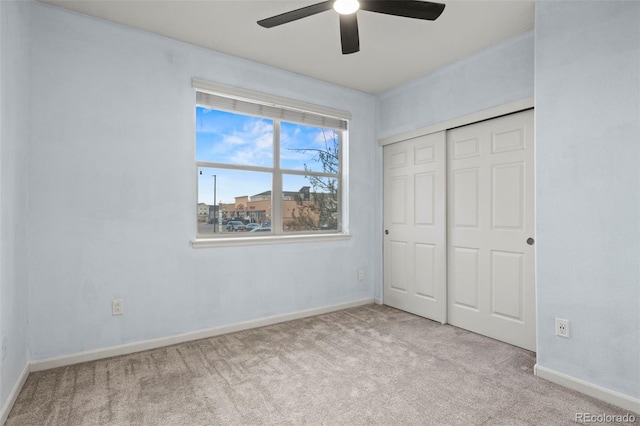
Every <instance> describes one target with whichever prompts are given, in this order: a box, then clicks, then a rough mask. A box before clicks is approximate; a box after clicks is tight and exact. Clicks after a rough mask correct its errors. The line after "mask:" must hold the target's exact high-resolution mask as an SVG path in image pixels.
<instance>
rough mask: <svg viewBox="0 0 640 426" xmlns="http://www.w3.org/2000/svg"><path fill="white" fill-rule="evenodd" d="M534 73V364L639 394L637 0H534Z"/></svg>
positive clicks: (639, 53) (639, 16)
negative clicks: (559, 325) (562, 325)
mask: <svg viewBox="0 0 640 426" xmlns="http://www.w3.org/2000/svg"><path fill="white" fill-rule="evenodd" d="M535 75H536V81H535V89H536V93H535V97H536V132H537V134H536V143H537V145H536V149H537V154H536V162H537V165H536V176H537V177H536V179H537V191H536V194H537V242H536V247H537V300H538V365H540V366H543V367H546V368H550V369H552V370H555V371H558V372H561V373H564V374H567V375H569V376H572V377H575V378H578V379H582V380H585V381H587V382H589V383H592V384H596V385H598V386H602V387H604V388H607V389H611V390H614V391H618V392H621V393H623V394H626V395H629V396H631V397H634V398H640V172H639V171H640V3H638V2H634V1H627V2H540V3H538V4H537V13H536V68H535ZM555 317H560V318H565V319H568V320H569V321H570V333H571V338H570V339H568V340H567V339H562V338H559V337H556V336H555V335H554V318H555Z"/></svg>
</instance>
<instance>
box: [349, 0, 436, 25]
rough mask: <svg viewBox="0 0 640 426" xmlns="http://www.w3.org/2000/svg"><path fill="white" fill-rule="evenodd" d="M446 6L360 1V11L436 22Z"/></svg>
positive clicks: (415, 1) (390, 0)
mask: <svg viewBox="0 0 640 426" xmlns="http://www.w3.org/2000/svg"><path fill="white" fill-rule="evenodd" d="M444 6H445V5H444V4H442V3H433V2H429V1H418V0H360V9H362V10H368V11H369V12H378V13H385V14H387V15H395V16H404V17H407V18H415V19H426V20H429V21H434V20H436V19H437V18H438V16H440V14H441V13H442V11H443V10H444Z"/></svg>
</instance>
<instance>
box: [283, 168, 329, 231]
mask: <svg viewBox="0 0 640 426" xmlns="http://www.w3.org/2000/svg"><path fill="white" fill-rule="evenodd" d="M282 182H283V194H282V195H283V196H282V223H283V227H284V231H285V232H299V231H307V232H308V231H329V230H337V229H338V223H339V222H340V218H339V212H340V209H339V202H340V201H339V200H340V197H339V194H338V188H339V186H338V184H339V182H338V179H336V178H326V177H317V176H297V175H284V176H283V177H282Z"/></svg>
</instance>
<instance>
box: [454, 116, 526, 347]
mask: <svg viewBox="0 0 640 426" xmlns="http://www.w3.org/2000/svg"><path fill="white" fill-rule="evenodd" d="M533 131H534V130H533V111H532V110H530V111H524V112H521V113H517V114H512V115H508V116H504V117H499V118H496V119H492V120H488V121H483V122H480V123H476V124H471V125H468V126H464V127H460V128H457V129H453V130H450V131H448V132H447V150H448V154H447V156H448V159H447V169H448V178H447V180H448V191H447V202H448V212H447V221H448V255H447V262H448V286H447V287H448V309H447V312H448V314H447V322H448V323H450V324H451V325H454V326H457V327H461V328H464V329H467V330H470V331H473V332H476V333H479V334H483V335H485V336H489V337H492V338H495V339H497V340H501V341H504V342H507V343H511V344H513V345H516V346H519V347H522V348H525V349H529V350H532V351H535V349H536V330H535V288H534V286H535V284H534V247H533V243H534V241H533V237H534V164H533V162H534V151H533V142H534V134H533Z"/></svg>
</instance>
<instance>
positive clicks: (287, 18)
mask: <svg viewBox="0 0 640 426" xmlns="http://www.w3.org/2000/svg"><path fill="white" fill-rule="evenodd" d="M332 7H333V2H332V1H331V0H329V1H323V2H321V3H316V4H312V5H311V6H306V7H302V8H300V9H296V10H292V11H290V12H285V13H282V14H280V15H276V16H272V17H270V18H266V19H262V20H260V21H258V25H260V26H261V27H265V28H272V27H276V26H278V25H282V24H286V23H287V22H292V21H297V20H298V19H302V18H306V17H307V16H311V15H315V14H316V13H320V12H324V11H325V10H329V9H331V8H332Z"/></svg>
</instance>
